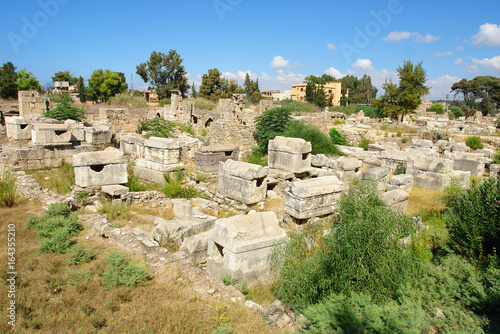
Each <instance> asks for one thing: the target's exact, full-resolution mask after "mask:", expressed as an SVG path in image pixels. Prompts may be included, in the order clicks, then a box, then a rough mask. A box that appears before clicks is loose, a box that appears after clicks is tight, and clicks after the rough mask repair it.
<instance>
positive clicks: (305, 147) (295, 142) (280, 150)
mask: <svg viewBox="0 0 500 334" xmlns="http://www.w3.org/2000/svg"><path fill="white" fill-rule="evenodd" d="M311 151H312V146H311V143H309V142H306V141H305V140H304V139H301V138H286V137H281V136H277V137H276V138H274V140H270V141H269V150H268V164H269V167H270V168H276V169H283V170H287V171H291V172H294V173H297V174H300V173H305V172H307V171H309V169H310V168H311V159H312V156H311Z"/></svg>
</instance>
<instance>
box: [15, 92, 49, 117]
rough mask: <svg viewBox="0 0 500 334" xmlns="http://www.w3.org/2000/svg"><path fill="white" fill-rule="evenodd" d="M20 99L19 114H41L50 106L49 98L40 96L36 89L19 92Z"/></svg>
mask: <svg viewBox="0 0 500 334" xmlns="http://www.w3.org/2000/svg"><path fill="white" fill-rule="evenodd" d="M17 96H18V99H19V115H20V116H26V115H32V114H36V115H41V114H43V113H44V112H46V111H47V110H48V108H49V105H50V102H49V98H47V97H43V96H39V94H38V92H36V91H24V90H23V91H20V92H18V93H17Z"/></svg>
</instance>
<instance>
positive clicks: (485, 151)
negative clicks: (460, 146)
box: [476, 148, 496, 159]
mask: <svg viewBox="0 0 500 334" xmlns="http://www.w3.org/2000/svg"><path fill="white" fill-rule="evenodd" d="M476 153H477V154H482V155H483V156H485V157H486V158H490V159H491V158H493V156H494V155H495V154H496V152H495V151H493V150H492V149H489V148H483V149H480V150H476Z"/></svg>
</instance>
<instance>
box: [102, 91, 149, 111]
mask: <svg viewBox="0 0 500 334" xmlns="http://www.w3.org/2000/svg"><path fill="white" fill-rule="evenodd" d="M109 104H110V105H112V106H113V105H114V106H126V107H132V108H147V107H148V103H147V101H146V99H145V98H144V97H143V96H142V95H140V96H137V95H130V93H128V92H123V93H119V94H117V95H115V96H113V97H111V98H110V99H109Z"/></svg>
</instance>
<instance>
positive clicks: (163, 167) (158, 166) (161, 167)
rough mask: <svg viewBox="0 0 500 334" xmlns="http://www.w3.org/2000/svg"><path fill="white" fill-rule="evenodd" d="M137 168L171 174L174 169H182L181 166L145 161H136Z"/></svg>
mask: <svg viewBox="0 0 500 334" xmlns="http://www.w3.org/2000/svg"><path fill="white" fill-rule="evenodd" d="M135 165H136V166H137V167H142V168H147V169H151V170H154V171H159V172H173V171H175V170H176V169H184V165H183V164H168V165H167V164H162V163H160V162H154V161H149V160H146V159H137V160H136V161H135Z"/></svg>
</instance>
